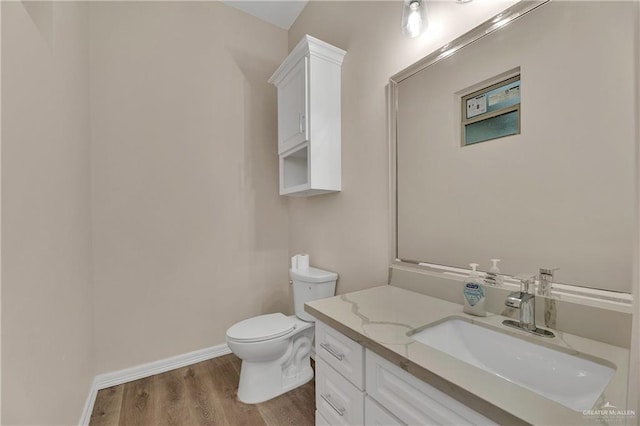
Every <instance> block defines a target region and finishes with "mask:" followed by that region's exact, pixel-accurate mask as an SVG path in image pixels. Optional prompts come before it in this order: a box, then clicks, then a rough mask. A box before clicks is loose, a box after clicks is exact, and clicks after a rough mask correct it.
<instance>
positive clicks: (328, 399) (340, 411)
mask: <svg viewBox="0 0 640 426" xmlns="http://www.w3.org/2000/svg"><path fill="white" fill-rule="evenodd" d="M320 396H321V397H322V399H324V400H325V402H326V403H327V404H329V406H330V407H331V408H333V409H334V410H335V412H336V413H338V414H339V415H340V417H343V416H344V412H345V409H344V408H340V407H338V406H337V405H336V403H335V402H333V401H331V394H329V393H326V394H325V393H321V394H320Z"/></svg>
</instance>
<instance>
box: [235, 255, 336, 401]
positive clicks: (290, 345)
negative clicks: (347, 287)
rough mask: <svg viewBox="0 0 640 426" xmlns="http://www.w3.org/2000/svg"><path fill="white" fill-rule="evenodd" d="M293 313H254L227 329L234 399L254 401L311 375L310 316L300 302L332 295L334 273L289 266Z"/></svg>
mask: <svg viewBox="0 0 640 426" xmlns="http://www.w3.org/2000/svg"><path fill="white" fill-rule="evenodd" d="M289 274H290V276H291V280H292V283H293V298H294V307H295V312H296V315H291V316H286V315H284V314H282V313H273V314H266V315H260V316H257V317H253V318H249V319H246V320H243V321H240V322H238V323H236V324H234V325H232V326H231V327H229V329H228V330H227V345H228V346H229V349H231V351H232V352H233V353H234V354H235V355H236V356H237V357H238V358H240V359H241V360H242V367H241V370H240V383H239V385H238V399H239V400H240V401H242V402H244V403H247V404H257V403H259V402H264V401H267V400H269V399H272V398H275V397H276V396H278V395H282V394H283V393H285V392H288V391H290V390H292V389H295V388H297V387H298V386H302V385H303V384H305V383H307V382H308V381H309V380H311V379H313V369H312V368H311V362H310V360H309V354H310V353H311V346H312V344H313V337H314V331H315V327H314V321H315V320H314V318H313V317H312V316H311V315H309V314H307V313H306V312H304V303H305V302H308V301H311V300H316V299H321V298H324V297H330V296H333V295H334V293H335V287H336V280H337V278H338V275H337V274H336V273H334V272H328V271H323V270H320V269H316V268H307V269H291V270H290V271H289Z"/></svg>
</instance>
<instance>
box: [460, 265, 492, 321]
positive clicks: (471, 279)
mask: <svg viewBox="0 0 640 426" xmlns="http://www.w3.org/2000/svg"><path fill="white" fill-rule="evenodd" d="M469 266H471V272H470V273H469V276H468V277H467V279H466V280H465V282H464V287H463V289H462V295H463V296H464V297H463V298H464V308H463V311H464V312H465V313H467V314H471V315H476V316H479V317H486V316H487V310H486V309H485V306H484V305H485V302H484V301H485V295H484V284H483V283H482V280H481V279H480V274H478V272H477V271H476V268H477V267H478V264H477V263H470V264H469Z"/></svg>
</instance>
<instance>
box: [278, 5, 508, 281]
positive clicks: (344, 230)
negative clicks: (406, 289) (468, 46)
mask: <svg viewBox="0 0 640 426" xmlns="http://www.w3.org/2000/svg"><path fill="white" fill-rule="evenodd" d="M513 3H515V1H496V0H493V1H476V2H471V3H468V4H458V3H456V2H429V3H428V12H429V16H430V26H429V29H428V30H427V32H426V33H425V34H423V35H422V36H420V37H418V38H416V39H407V38H404V37H403V36H402V34H401V31H400V21H401V17H402V4H401V2H397V1H375V2H366V3H363V2H361V1H340V2H333V1H332V2H323V1H312V2H310V3H309V4H308V5H307V6H306V8H305V9H304V10H303V11H302V14H301V15H300V17H299V18H298V20H297V21H296V22H295V23H294V25H293V26H292V27H291V30H290V31H289V48H290V49H291V48H293V47H294V46H295V45H296V44H297V43H298V41H299V40H300V38H301V37H302V36H303V35H304V34H310V35H312V36H314V37H317V38H319V39H321V40H324V41H326V42H328V43H331V44H334V45H336V46H338V47H340V48H342V49H345V50H346V51H347V54H346V56H345V58H344V62H343V66H342V192H340V193H338V194H329V195H321V196H316V197H311V198H299V199H298V198H296V199H291V200H289V221H290V224H289V249H290V252H291V253H295V252H306V253H309V254H310V255H311V263H312V264H313V265H314V266H318V267H322V268H326V269H330V270H334V271H337V272H338V273H339V274H340V278H339V281H338V288H337V292H338V293H346V292H350V291H355V290H359V289H362V288H366V287H371V286H374V285H380V284H385V283H386V282H387V279H388V265H389V263H390V261H391V260H392V259H391V242H390V234H389V229H390V227H389V154H388V150H389V147H388V140H387V133H386V132H387V130H386V124H385V123H386V117H387V116H386V109H385V108H386V107H385V86H386V85H387V82H388V80H389V77H390V76H391V75H393V74H395V73H397V72H398V71H400V70H402V69H404V68H405V67H407V66H409V65H410V64H412V63H413V62H415V61H417V60H418V59H420V58H422V57H424V56H426V55H427V54H429V53H431V52H432V51H434V50H435V49H437V48H440V47H442V46H443V45H444V44H446V43H447V42H448V41H450V40H452V39H454V38H456V37H457V36H459V35H462V34H464V33H465V32H466V31H468V30H470V29H471V28H474V27H475V26H476V25H478V24H480V23H482V22H484V21H485V20H487V19H488V18H490V17H491V16H494V15H496V14H498V13H499V12H500V11H502V10H504V9H505V8H507V7H509V6H510V5H511V4H513Z"/></svg>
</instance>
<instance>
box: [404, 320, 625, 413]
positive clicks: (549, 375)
mask: <svg viewBox="0 0 640 426" xmlns="http://www.w3.org/2000/svg"><path fill="white" fill-rule="evenodd" d="M407 334H408V336H409V337H411V338H412V339H413V340H415V341H417V342H420V343H422V344H424V345H427V346H431V347H433V348H435V349H437V350H439V351H442V352H445V353H447V354H449V355H451V356H453V357H455V358H458V359H459V360H461V361H464V362H466V363H469V364H471V365H473V366H476V367H478V368H481V369H483V370H485V371H487V372H489V373H492V374H495V375H497V376H499V377H501V378H503V379H506V380H508V381H510V382H513V383H515V384H518V385H520V386H522V387H524V388H527V389H529V390H531V391H533V392H535V393H537V394H540V395H542V396H544V397H546V398H548V399H551V400H553V401H556V402H558V403H560V404H562V405H564V406H565V407H568V408H571V409H572V410H575V411H580V412H581V411H583V410H589V409H591V408H592V407H593V405H594V404H595V402H596V401H597V400H598V398H599V397H600V395H601V394H602V392H603V391H604V389H605V387H606V386H607V383H609V380H611V377H613V374H614V372H615V367H612V366H607V365H604V364H606V363H607V362H606V361H602V363H597V362H594V361H591V360H588V359H585V358H582V357H580V356H576V355H571V354H568V353H565V352H561V351H559V350H554V349H550V348H548V347H545V346H541V345H537V344H534V343H531V342H529V341H526V340H524V339H519V338H517V337H513V336H510V335H508V334H505V333H502V332H499V331H494V330H492V329H489V328H486V327H483V326H480V325H474V324H472V323H471V322H468V321H466V320H463V319H459V318H450V319H447V320H445V321H444V322H441V323H439V324H436V325H433V326H427V328H424V329H417V330H413V331H410V332H409V333H407Z"/></svg>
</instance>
